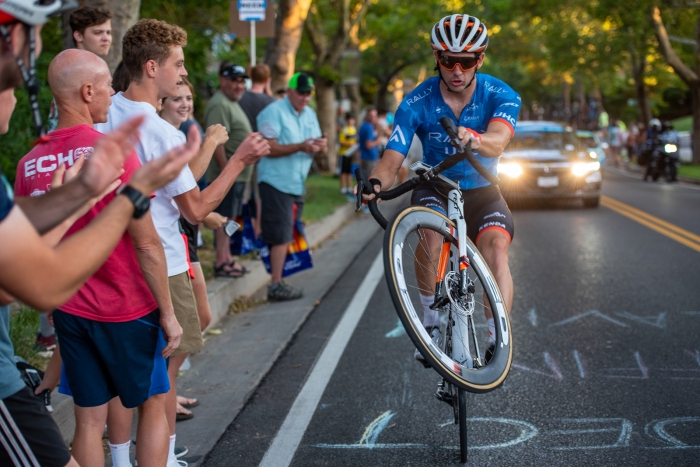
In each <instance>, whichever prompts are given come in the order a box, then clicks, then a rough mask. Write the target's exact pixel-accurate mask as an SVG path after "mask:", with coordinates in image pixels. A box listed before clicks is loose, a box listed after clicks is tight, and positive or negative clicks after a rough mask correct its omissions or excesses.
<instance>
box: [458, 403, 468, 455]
mask: <svg viewBox="0 0 700 467" xmlns="http://www.w3.org/2000/svg"><path fill="white" fill-rule="evenodd" d="M457 392H458V401H457V404H458V405H459V407H458V410H459V461H460V462H461V463H462V464H465V463H466V462H467V458H468V455H467V391H465V390H464V389H457Z"/></svg>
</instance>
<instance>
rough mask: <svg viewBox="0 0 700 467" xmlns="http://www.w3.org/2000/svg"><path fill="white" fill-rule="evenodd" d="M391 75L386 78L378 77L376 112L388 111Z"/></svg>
mask: <svg viewBox="0 0 700 467" xmlns="http://www.w3.org/2000/svg"><path fill="white" fill-rule="evenodd" d="M392 78H393V76H391V77H389V78H386V79H378V80H377V81H378V82H379V88H378V89H377V98H376V99H377V101H376V103H375V105H376V106H377V112H379V113H381V112H388V111H389V104H388V101H389V83H391V79H392Z"/></svg>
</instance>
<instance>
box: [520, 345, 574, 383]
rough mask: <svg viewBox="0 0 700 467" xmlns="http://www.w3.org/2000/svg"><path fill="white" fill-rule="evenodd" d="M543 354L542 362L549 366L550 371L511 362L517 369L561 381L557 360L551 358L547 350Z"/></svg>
mask: <svg viewBox="0 0 700 467" xmlns="http://www.w3.org/2000/svg"><path fill="white" fill-rule="evenodd" d="M543 356H544V363H545V364H546V365H547V367H549V370H550V372H549V373H547V372H544V371H540V370H534V369H532V368H529V367H526V366H524V365H518V364H517V363H513V368H517V369H519V370H524V371H529V372H531V373H535V374H536V375H542V376H546V377H548V378H553V379H556V380H558V381H561V380H562V379H564V376H563V375H562V374H561V370H559V365H557V362H556V361H555V360H554V358H552V356H551V355H549V352H545V353H544V354H543Z"/></svg>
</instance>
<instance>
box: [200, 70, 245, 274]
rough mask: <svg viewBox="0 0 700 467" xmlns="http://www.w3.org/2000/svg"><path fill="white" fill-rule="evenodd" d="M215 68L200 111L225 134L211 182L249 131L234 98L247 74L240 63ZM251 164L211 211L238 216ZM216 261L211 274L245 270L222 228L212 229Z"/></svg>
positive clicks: (210, 173) (210, 174)
mask: <svg viewBox="0 0 700 467" xmlns="http://www.w3.org/2000/svg"><path fill="white" fill-rule="evenodd" d="M221 65H222V66H221V67H220V68H219V83H220V85H221V88H220V89H219V90H218V91H216V93H215V94H214V95H213V96H212V98H211V99H210V100H209V103H208V104H207V107H206V109H205V110H204V125H205V126H207V127H208V126H211V125H214V124H216V123H218V124H220V125H223V126H224V128H226V131H227V132H228V135H229V140H228V142H226V144H225V145H221V146H219V147H218V148H217V149H216V151H215V152H214V158H213V160H212V161H211V162H210V163H209V168H208V169H207V182H208V183H211V182H212V181H214V180H215V179H216V178H217V177H218V176H219V174H220V173H221V170H222V169H223V167H225V166H226V164H227V162H228V160H229V159H230V158H231V155H232V154H233V153H234V152H236V149H238V146H239V145H240V144H241V142H242V141H243V140H244V139H245V137H246V136H248V135H249V134H250V133H251V132H252V131H253V130H252V128H251V126H250V122H249V121H248V117H246V114H245V112H243V109H242V108H241V106H240V105H239V103H238V101H239V99H240V98H241V97H242V96H243V94H244V93H245V79H246V78H248V75H247V74H246V72H245V68H243V67H242V66H240V65H230V64H229V63H228V62H224V63H222V64H221ZM252 174H253V167H252V166H249V167H246V168H245V169H243V171H242V172H241V173H240V175H239V176H238V177H237V178H236V181H235V183H234V184H233V186H232V187H231V189H230V190H229V192H228V193H227V194H226V196H225V197H224V199H223V201H222V202H221V204H219V206H217V207H216V208H215V209H214V212H216V213H219V214H221V215H222V216H224V217H226V218H228V219H235V218H236V217H238V216H240V215H241V212H242V210H241V208H242V206H243V195H244V193H245V189H246V184H247V183H249V182H250V179H251V176H252ZM214 235H215V239H216V264H215V265H214V275H215V276H217V277H241V276H242V275H243V274H245V273H246V272H248V270H247V269H245V268H244V267H243V266H242V265H241V264H238V263H236V262H235V261H234V260H233V258H232V256H231V247H230V243H229V240H230V239H229V236H228V235H227V234H226V232H225V231H224V229H223V227H222V228H220V229H216V231H215V234H214Z"/></svg>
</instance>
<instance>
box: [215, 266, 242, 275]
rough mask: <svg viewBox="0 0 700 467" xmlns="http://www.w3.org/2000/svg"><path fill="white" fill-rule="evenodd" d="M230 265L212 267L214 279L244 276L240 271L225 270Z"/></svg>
mask: <svg viewBox="0 0 700 467" xmlns="http://www.w3.org/2000/svg"><path fill="white" fill-rule="evenodd" d="M230 267H231V265H230V264H222V265H221V266H214V277H232V278H236V277H241V276H242V275H243V274H245V273H244V272H243V271H240V270H235V269H226V268H230Z"/></svg>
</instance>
